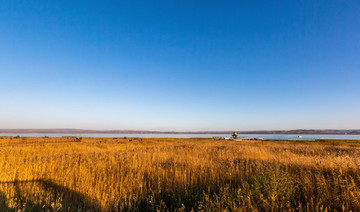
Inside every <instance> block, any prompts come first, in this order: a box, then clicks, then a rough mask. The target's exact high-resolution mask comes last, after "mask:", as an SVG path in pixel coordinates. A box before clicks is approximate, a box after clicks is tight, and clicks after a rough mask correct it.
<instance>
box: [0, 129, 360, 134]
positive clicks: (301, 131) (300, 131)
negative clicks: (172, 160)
mask: <svg viewBox="0 0 360 212" xmlns="http://www.w3.org/2000/svg"><path fill="white" fill-rule="evenodd" d="M232 132H233V131H230V130H229V131H183V132H179V131H147V130H87V129H0V133H10V134H14V133H26V134H31V133H52V134H65V133H66V134H68V133H71V134H77V133H84V134H231V133H232ZM236 132H238V134H300V135H304V134H332V135H343V134H348V135H360V130H332V129H330V130H313V129H309V130H306V129H297V130H255V131H240V130H238V131H236Z"/></svg>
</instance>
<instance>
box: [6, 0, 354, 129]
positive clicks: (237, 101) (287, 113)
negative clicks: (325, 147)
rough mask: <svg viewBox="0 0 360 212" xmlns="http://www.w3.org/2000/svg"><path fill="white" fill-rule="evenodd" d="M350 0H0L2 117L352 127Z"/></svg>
mask: <svg viewBox="0 0 360 212" xmlns="http://www.w3.org/2000/svg"><path fill="white" fill-rule="evenodd" d="M359 11H360V2H359V1H346V0H345V1H343V0H342V1H340V0H339V1H288V0H283V1H282V0H279V1H265V0H264V1H260V0H255V1H250V0H249V1H198V0H194V1H184V0H183V1H176V0H174V1H157V0H155V1H141V0H139V1H92V0H87V1H82V0H79V1H67V0H63V1H41V0H37V1H34V0H27V1H23V0H11V1H10V0H5V1H4V0H0V33H1V34H0V102H1V103H0V128H84V129H85V128H86V129H140V130H141V129H142V130H272V129H299V128H306V129H310V128H315V129H329V128H337V129H345V128H350V129H359V128H360V112H359V108H360V107H359V106H360V83H359V80H360V13H359Z"/></svg>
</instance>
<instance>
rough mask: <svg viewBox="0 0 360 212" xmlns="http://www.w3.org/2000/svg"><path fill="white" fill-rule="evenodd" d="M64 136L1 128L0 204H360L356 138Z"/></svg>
mask: <svg viewBox="0 0 360 212" xmlns="http://www.w3.org/2000/svg"><path fill="white" fill-rule="evenodd" d="M46 139H47V140H46ZM44 140H46V141H47V142H52V143H44ZM60 140H61V138H26V139H25V140H22V138H17V139H15V138H11V140H10V138H5V137H3V138H0V143H1V144H11V143H23V142H27V143H28V144H24V145H22V144H21V145H13V146H10V145H2V146H0V181H1V182H2V183H0V208H3V209H4V211H36V210H38V211H78V210H80V211H140V210H141V211H191V210H193V211H224V210H225V211H326V210H327V211H334V210H337V211H349V210H352V211H359V210H360V170H359V168H358V167H359V166H358V165H359V163H360V157H359V156H360V142H358V141H347V142H346V141H341V142H340V141H322V142H320V141H318V142H296V141H246V142H240V141H225V140H220V141H219V140H218V141H215V140H212V139H145V138H127V139H123V138H116V139H113V138H84V139H83V141H82V142H80V143H76V142H72V143H56V142H57V141H60ZM29 141H31V142H29ZM46 141H45V142H46ZM29 143H31V144H29ZM32 143H39V144H32Z"/></svg>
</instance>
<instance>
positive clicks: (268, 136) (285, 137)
mask: <svg viewBox="0 0 360 212" xmlns="http://www.w3.org/2000/svg"><path fill="white" fill-rule="evenodd" d="M17 135H19V136H21V137H44V136H48V137H62V136H78V135H79V134H50V133H44V134H35V133H34V134H22V133H19V134H5V133H4V134H1V133H0V136H17ZM81 136H82V137H106V138H115V137H140V138H212V137H227V138H229V137H231V134H81ZM298 136H299V134H296V135H295V134H239V137H247V138H263V139H275V140H316V139H321V138H322V139H343V140H360V135H322V134H314V135H301V136H302V137H301V138H299V137H298Z"/></svg>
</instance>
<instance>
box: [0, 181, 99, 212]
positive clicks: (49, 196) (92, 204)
mask: <svg viewBox="0 0 360 212" xmlns="http://www.w3.org/2000/svg"><path fill="white" fill-rule="evenodd" d="M0 211H101V207H100V206H99V204H98V203H97V202H96V201H95V200H93V199H91V198H90V197H88V196H87V195H84V194H81V193H79V192H77V191H73V190H71V189H68V188H66V187H64V186H61V185H58V184H57V183H55V182H52V181H49V180H36V181H14V182H1V183H0Z"/></svg>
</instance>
